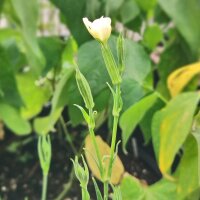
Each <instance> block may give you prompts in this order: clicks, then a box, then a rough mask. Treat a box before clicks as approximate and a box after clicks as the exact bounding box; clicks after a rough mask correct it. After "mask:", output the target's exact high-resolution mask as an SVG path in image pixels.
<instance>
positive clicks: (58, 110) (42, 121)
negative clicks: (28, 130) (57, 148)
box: [34, 68, 74, 135]
mask: <svg viewBox="0 0 200 200" xmlns="http://www.w3.org/2000/svg"><path fill="white" fill-rule="evenodd" d="M73 71H74V70H73V68H69V69H67V70H64V75H63V76H62V78H61V80H60V81H59V83H58V84H57V85H56V89H55V93H54V95H53V98H52V109H51V112H50V114H49V115H48V116H46V117H39V118H36V119H35V120H34V129H35V131H36V132H37V133H38V134H41V135H43V134H47V133H48V132H50V131H52V130H53V128H54V125H55V123H56V122H57V120H58V118H59V117H60V116H61V114H62V111H63V109H64V106H65V105H66V99H65V98H66V97H65V95H66V90H65V87H66V86H67V85H68V84H69V79H70V77H71V75H72V74H73Z"/></svg>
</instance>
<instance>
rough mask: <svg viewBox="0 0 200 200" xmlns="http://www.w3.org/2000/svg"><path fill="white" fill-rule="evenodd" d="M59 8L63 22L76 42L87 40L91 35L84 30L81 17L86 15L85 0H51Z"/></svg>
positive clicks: (80, 42)
mask: <svg viewBox="0 0 200 200" xmlns="http://www.w3.org/2000/svg"><path fill="white" fill-rule="evenodd" d="M51 2H52V3H53V4H54V5H55V6H56V7H58V8H59V10H60V12H61V13H62V15H63V17H64V19H65V21H64V22H65V23H66V24H67V27H68V28H69V30H70V32H71V33H72V35H73V37H74V38H75V40H76V41H77V42H78V44H82V43H83V42H85V41H87V40H89V38H91V36H90V35H89V33H88V31H87V30H86V28H85V26H84V24H83V22H82V18H83V17H86V15H85V14H86V13H85V9H86V0H81V1H80V0H51Z"/></svg>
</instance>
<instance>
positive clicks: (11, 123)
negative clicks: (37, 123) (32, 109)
mask: <svg viewBox="0 0 200 200" xmlns="http://www.w3.org/2000/svg"><path fill="white" fill-rule="evenodd" d="M0 119H2V121H3V122H4V123H5V125H6V126H7V127H8V128H9V129H10V130H12V132H13V133H15V134H17V135H27V134H29V133H30V132H31V126H30V124H29V122H28V121H26V120H25V119H23V118H22V117H21V115H20V112H19V111H18V110H17V109H16V108H15V107H12V106H10V105H8V104H6V103H3V102H0Z"/></svg>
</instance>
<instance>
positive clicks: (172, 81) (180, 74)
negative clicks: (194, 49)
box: [167, 62, 200, 97]
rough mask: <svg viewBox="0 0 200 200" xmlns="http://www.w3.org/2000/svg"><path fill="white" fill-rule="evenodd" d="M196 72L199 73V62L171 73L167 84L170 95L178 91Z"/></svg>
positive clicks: (174, 94)
mask: <svg viewBox="0 0 200 200" xmlns="http://www.w3.org/2000/svg"><path fill="white" fill-rule="evenodd" d="M197 74H200V62H197V63H193V64H190V65H187V66H184V67H181V68H179V69H177V70H175V71H174V72H173V73H171V74H170V76H169V77H168V80H167V85H168V88H169V91H170V93H171V95H172V97H173V96H176V95H177V94H178V93H180V92H181V90H183V88H184V87H185V86H186V85H187V84H188V83H189V81H190V80H191V79H192V78H193V77H194V76H195V75H197Z"/></svg>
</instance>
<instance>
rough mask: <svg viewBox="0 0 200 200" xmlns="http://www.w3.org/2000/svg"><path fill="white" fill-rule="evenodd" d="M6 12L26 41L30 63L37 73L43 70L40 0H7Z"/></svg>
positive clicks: (26, 52)
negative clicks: (40, 44) (38, 30)
mask: <svg viewBox="0 0 200 200" xmlns="http://www.w3.org/2000/svg"><path fill="white" fill-rule="evenodd" d="M5 13H6V16H7V17H8V19H9V20H10V21H11V22H12V23H13V22H14V23H15V25H16V27H17V28H18V30H19V32H20V34H21V36H22V38H23V42H24V47H25V54H26V56H27V58H28V61H29V63H30V65H31V66H32V67H33V68H34V69H35V71H36V72H37V73H39V72H41V69H42V67H43V66H44V63H45V60H44V57H43V55H42V53H41V50H40V48H39V45H38V42H37V38H36V32H37V22H38V17H39V2H38V0H29V1H23V0H9V1H6V6H5Z"/></svg>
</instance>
